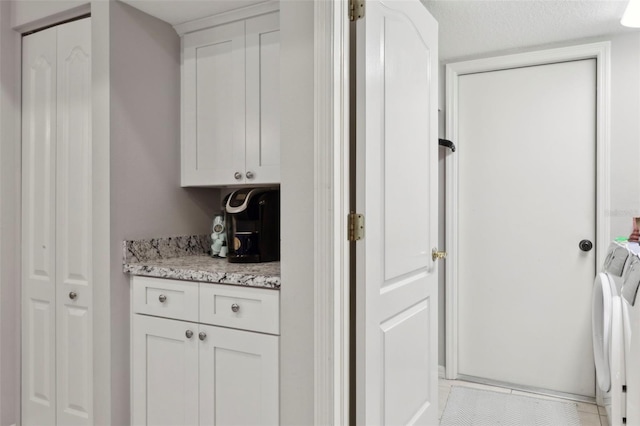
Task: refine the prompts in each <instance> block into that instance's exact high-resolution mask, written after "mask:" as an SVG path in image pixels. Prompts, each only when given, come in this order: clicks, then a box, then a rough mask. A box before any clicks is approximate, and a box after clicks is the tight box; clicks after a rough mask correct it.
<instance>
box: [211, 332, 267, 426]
mask: <svg viewBox="0 0 640 426" xmlns="http://www.w3.org/2000/svg"><path fill="white" fill-rule="evenodd" d="M200 331H201V332H202V333H205V336H206V337H205V336H203V337H204V340H202V341H201V342H200V343H201V344H200V424H201V425H254V426H255V425H265V426H266V425H270V426H272V425H277V424H279V377H278V344H279V343H278V340H279V337H278V336H270V335H265V334H260V333H253V332H247V331H240V330H232V329H228V328H222V327H210V326H205V325H201V326H200Z"/></svg>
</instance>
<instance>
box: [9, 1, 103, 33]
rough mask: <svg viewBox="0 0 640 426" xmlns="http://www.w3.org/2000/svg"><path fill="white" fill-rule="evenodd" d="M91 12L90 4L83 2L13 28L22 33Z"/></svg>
mask: <svg viewBox="0 0 640 426" xmlns="http://www.w3.org/2000/svg"><path fill="white" fill-rule="evenodd" d="M89 13H91V4H90V3H85V4H82V5H80V6H76V7H72V8H70V9H67V10H63V11H62V12H59V13H55V14H53V15H49V16H46V17H44V18H42V19H37V20H35V21H32V22H28V23H26V24H23V25H18V26H17V27H15V28H14V30H15V31H17V32H19V33H21V34H24V33H28V32H31V31H34V30H38V29H40V28H44V27H48V26H50V25H57V24H59V23H60V22H64V21H68V20H70V19H75V18H78V17H80V16H82V15H87V14H89Z"/></svg>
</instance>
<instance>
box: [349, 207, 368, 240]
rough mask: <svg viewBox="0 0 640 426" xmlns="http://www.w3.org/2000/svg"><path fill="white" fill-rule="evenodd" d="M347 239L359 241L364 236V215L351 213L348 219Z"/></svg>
mask: <svg viewBox="0 0 640 426" xmlns="http://www.w3.org/2000/svg"><path fill="white" fill-rule="evenodd" d="M347 228H348V229H347V240H349V241H358V240H361V239H363V238H364V216H363V215H361V214H357V213H349V216H348V219H347Z"/></svg>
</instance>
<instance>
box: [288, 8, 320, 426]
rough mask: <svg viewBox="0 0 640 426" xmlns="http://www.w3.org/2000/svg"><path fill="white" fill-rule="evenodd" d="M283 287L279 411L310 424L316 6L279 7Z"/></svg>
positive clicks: (299, 422) (292, 422) (290, 422)
mask: <svg viewBox="0 0 640 426" xmlns="http://www.w3.org/2000/svg"><path fill="white" fill-rule="evenodd" d="M280 25H281V29H280V40H281V45H280V55H281V56H280V60H281V74H280V78H281V84H280V87H281V88H282V89H281V90H282V91H281V96H282V98H281V107H280V108H281V109H280V111H281V114H282V115H281V117H282V119H281V120H282V121H281V144H282V145H281V149H280V152H281V161H282V167H281V173H282V185H281V197H282V198H281V207H282V208H281V210H282V216H281V221H282V235H281V238H282V289H281V290H280V301H281V314H280V327H281V337H280V413H281V417H280V418H281V423H282V424H283V425H310V424H313V403H314V390H313V385H314V381H313V373H314V368H313V366H314V363H313V357H314V351H313V339H314V337H313V332H314V327H313V315H314V314H313V313H314V306H313V295H314V291H313V265H314V263H313V256H314V232H313V200H314V194H313V187H314V181H313V179H314V172H313V170H314V157H313V155H314V148H313V123H314V116H313V113H314V104H313V74H314V71H313V27H314V24H313V2H312V1H308V0H304V1H303V0H300V1H283V2H282V3H281V4H280Z"/></svg>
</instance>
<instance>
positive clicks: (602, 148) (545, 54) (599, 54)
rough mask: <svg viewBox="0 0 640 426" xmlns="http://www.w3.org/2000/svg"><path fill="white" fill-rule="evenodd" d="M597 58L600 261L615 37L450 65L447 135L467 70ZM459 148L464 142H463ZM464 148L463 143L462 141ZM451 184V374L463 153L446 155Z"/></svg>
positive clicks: (454, 129) (606, 235)
mask: <svg viewBox="0 0 640 426" xmlns="http://www.w3.org/2000/svg"><path fill="white" fill-rule="evenodd" d="M591 58H595V59H596V74H597V93H598V97H597V100H596V104H597V105H596V108H597V113H596V123H597V134H596V164H597V165H596V191H597V195H596V262H597V264H602V262H603V261H604V258H605V256H606V249H607V242H608V241H609V240H610V223H609V220H608V218H607V217H606V212H607V211H609V206H610V203H611V200H610V198H611V197H610V191H609V182H610V139H611V123H610V111H611V108H610V104H611V43H609V42H600V43H592V44H584V45H578V46H569V47H562V48H557V49H550V50H540V51H535V52H527V53H519V54H515V55H507V56H499V57H494V58H485V59H477V60H472V61H466V62H457V63H452V64H448V65H447V66H446V104H447V105H446V111H447V116H446V137H447V139H450V140H452V141H454V143H456V144H457V145H460V144H459V141H458V104H457V100H458V77H460V76H461V75H464V74H471V73H478V72H486V71H494V70H499V69H506V68H517V67H524V66H532V65H543V64H550V63H556V62H566V61H575V60H580V59H591ZM458 148H460V147H459V146H458ZM462 149H464V147H462ZM446 168H447V175H446V182H447V190H446V212H447V213H446V215H447V220H446V223H447V225H446V226H447V229H446V246H447V251H448V253H449V257H448V258H447V262H446V290H445V293H446V295H445V298H446V301H447V302H446V342H447V343H446V366H447V368H446V377H447V379H455V378H456V377H457V376H458V323H457V318H458V264H457V259H458V214H457V213H458V156H457V155H456V154H453V155H452V154H449V155H448V157H447V163H446Z"/></svg>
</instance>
